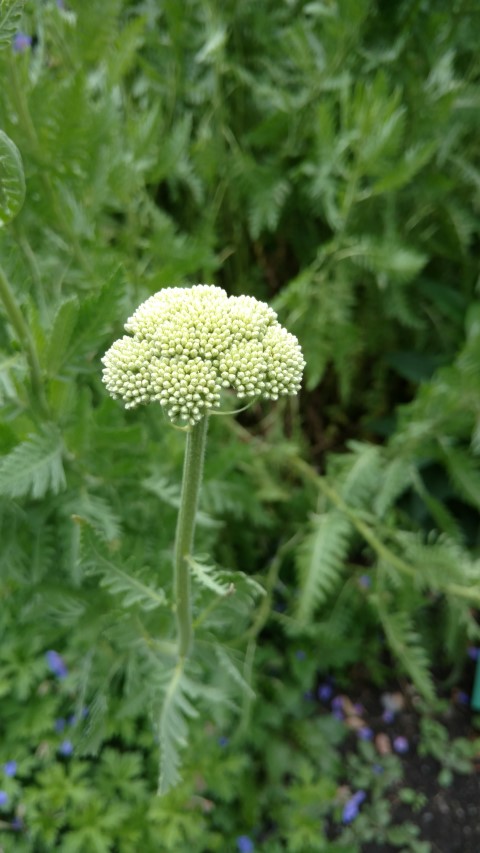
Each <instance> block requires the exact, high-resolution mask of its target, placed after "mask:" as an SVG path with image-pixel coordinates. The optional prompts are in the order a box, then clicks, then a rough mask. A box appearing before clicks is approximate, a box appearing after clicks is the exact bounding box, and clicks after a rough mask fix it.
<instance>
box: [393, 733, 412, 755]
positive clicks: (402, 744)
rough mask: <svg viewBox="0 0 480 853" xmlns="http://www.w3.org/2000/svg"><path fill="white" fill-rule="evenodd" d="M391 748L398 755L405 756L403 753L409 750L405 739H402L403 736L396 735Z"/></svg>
mask: <svg viewBox="0 0 480 853" xmlns="http://www.w3.org/2000/svg"><path fill="white" fill-rule="evenodd" d="M393 748H394V750H395V752H398V754H399V755H405V753H406V752H408V750H409V749H410V745H409V743H408V740H407V738H406V737H403V735H397V737H395V738H394V739H393Z"/></svg>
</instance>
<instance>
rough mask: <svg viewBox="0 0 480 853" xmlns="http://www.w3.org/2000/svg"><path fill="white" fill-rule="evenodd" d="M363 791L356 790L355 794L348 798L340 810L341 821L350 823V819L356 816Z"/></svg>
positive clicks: (363, 796)
mask: <svg viewBox="0 0 480 853" xmlns="http://www.w3.org/2000/svg"><path fill="white" fill-rule="evenodd" d="M366 796H367V795H366V793H365V791H357V792H356V794H353V796H352V797H350V799H349V800H347V802H346V803H345V805H344V807H343V812H342V821H343V823H351V822H352V820H355V818H356V817H357V816H358V812H359V809H360V806H361V805H362V803H363V801H364V799H365V797H366Z"/></svg>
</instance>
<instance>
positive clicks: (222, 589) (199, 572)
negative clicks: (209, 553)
mask: <svg viewBox="0 0 480 853" xmlns="http://www.w3.org/2000/svg"><path fill="white" fill-rule="evenodd" d="M188 564H189V566H190V568H191V570H192V573H193V576H194V577H195V579H196V580H197V581H198V582H199V583H200V584H202V586H205V587H207V589H210V590H211V591H212V592H215V593H216V594H217V595H228V594H229V593H230V592H231V590H232V583H231V582H226V581H224V580H222V573H221V571H219V570H218V569H216V568H215V567H214V566H209V565H208V564H207V563H200V562H199V561H198V560H195V559H194V558H193V557H190V559H189V560H188Z"/></svg>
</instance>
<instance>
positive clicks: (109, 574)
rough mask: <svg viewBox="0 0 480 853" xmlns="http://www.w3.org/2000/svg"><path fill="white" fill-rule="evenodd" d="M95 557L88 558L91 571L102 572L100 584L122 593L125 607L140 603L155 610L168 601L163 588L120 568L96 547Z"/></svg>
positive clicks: (111, 591)
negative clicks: (153, 586)
mask: <svg viewBox="0 0 480 853" xmlns="http://www.w3.org/2000/svg"><path fill="white" fill-rule="evenodd" d="M91 552H92V555H93V559H88V561H87V562H88V566H89V569H90V571H93V572H100V573H101V574H102V575H103V577H102V580H101V581H100V586H102V587H106V588H107V589H108V591H109V592H110V593H111V594H112V595H121V596H122V600H123V606H124V607H132V606H134V605H138V606H139V607H140V608H141V609H142V610H155V609H156V608H157V607H164V606H165V604H166V603H167V601H166V597H165V593H164V592H163V590H162V589H154V588H152V587H150V586H147V585H146V584H144V583H142V581H140V580H138V578H136V577H134V576H133V575H131V574H129V573H128V572H126V571H124V570H123V569H120V568H119V567H118V566H116V565H115V564H114V563H112V562H111V560H107V559H105V557H102V555H101V554H99V553H98V551H96V550H95V549H94V548H92V549H91Z"/></svg>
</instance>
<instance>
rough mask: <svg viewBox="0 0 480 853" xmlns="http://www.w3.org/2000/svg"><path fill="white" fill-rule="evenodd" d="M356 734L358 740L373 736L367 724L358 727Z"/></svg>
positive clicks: (368, 738)
mask: <svg viewBox="0 0 480 853" xmlns="http://www.w3.org/2000/svg"><path fill="white" fill-rule="evenodd" d="M357 734H358V737H359V738H360V740H371V739H372V737H373V732H372V730H371V729H370V728H369V727H368V726H362V727H361V728H360V729H358V731H357Z"/></svg>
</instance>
